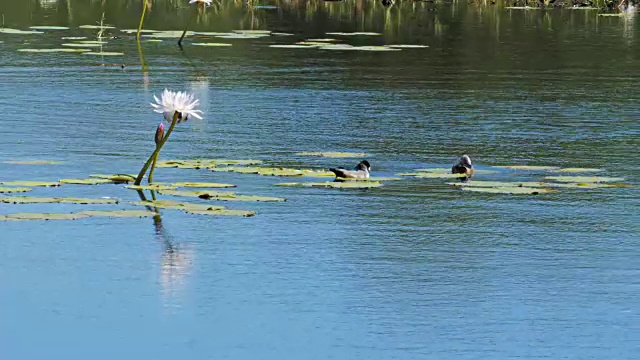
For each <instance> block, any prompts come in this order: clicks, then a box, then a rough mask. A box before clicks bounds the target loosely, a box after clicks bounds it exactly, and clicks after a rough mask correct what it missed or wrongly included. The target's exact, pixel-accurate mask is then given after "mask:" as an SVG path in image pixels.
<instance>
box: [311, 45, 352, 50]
mask: <svg viewBox="0 0 640 360" xmlns="http://www.w3.org/2000/svg"><path fill="white" fill-rule="evenodd" d="M319 49H321V50H358V48H357V47H355V46H353V45H349V44H331V45H327V46H322V47H320V48H319Z"/></svg>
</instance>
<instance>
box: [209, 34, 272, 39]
mask: <svg viewBox="0 0 640 360" xmlns="http://www.w3.org/2000/svg"><path fill="white" fill-rule="evenodd" d="M267 36H269V34H240V33H238V34H229V35H220V36H216V37H217V38H219V39H259V38H263V37H267Z"/></svg>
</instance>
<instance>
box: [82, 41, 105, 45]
mask: <svg viewBox="0 0 640 360" xmlns="http://www.w3.org/2000/svg"><path fill="white" fill-rule="evenodd" d="M78 43H79V44H88V45H104V44H108V43H109V42H108V41H104V40H82V41H78Z"/></svg>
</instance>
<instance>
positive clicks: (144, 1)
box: [136, 0, 147, 40]
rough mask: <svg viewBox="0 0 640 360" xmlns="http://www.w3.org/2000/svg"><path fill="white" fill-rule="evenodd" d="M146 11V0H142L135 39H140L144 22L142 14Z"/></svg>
mask: <svg viewBox="0 0 640 360" xmlns="http://www.w3.org/2000/svg"><path fill="white" fill-rule="evenodd" d="M146 12H147V0H142V14H141V15H140V25H138V32H137V33H136V39H138V40H140V32H141V31H142V24H143V23H144V14H145V13H146Z"/></svg>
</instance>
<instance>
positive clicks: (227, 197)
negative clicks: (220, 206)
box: [160, 190, 286, 201]
mask: <svg viewBox="0 0 640 360" xmlns="http://www.w3.org/2000/svg"><path fill="white" fill-rule="evenodd" d="M160 194H162V195H170V196H185V197H198V198H200V199H207V200H219V201H286V199H283V198H277V197H271V196H254V195H239V194H236V193H233V192H225V191H186V190H166V191H160Z"/></svg>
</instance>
